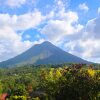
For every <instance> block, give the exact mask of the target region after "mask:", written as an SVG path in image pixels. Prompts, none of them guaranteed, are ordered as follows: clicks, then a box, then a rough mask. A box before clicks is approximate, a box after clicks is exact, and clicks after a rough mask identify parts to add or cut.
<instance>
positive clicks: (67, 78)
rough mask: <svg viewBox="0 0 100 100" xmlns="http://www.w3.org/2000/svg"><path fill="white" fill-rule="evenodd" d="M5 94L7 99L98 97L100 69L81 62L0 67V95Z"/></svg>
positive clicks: (97, 99)
mask: <svg viewBox="0 0 100 100" xmlns="http://www.w3.org/2000/svg"><path fill="white" fill-rule="evenodd" d="M98 68H99V65H98ZM5 94H6V97H7V99H6V100H73V98H74V100H100V70H99V69H94V68H93V66H92V65H81V64H71V65H69V66H68V65H66V64H64V65H39V66H32V65H31V66H22V67H16V68H7V69H3V68H1V69H0V98H1V97H2V96H3V95H5Z"/></svg>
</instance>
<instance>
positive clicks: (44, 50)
mask: <svg viewBox="0 0 100 100" xmlns="http://www.w3.org/2000/svg"><path fill="white" fill-rule="evenodd" d="M61 63H85V64H86V63H90V62H88V61H85V60H83V59H81V58H79V57H77V56H74V55H72V54H70V53H67V52H65V51H63V50H62V49H60V48H59V47H56V46H55V45H53V44H52V43H50V42H49V41H45V42H43V43H41V44H37V45H34V46H33V47H31V48H30V49H28V50H27V51H25V52H24V53H22V54H20V55H18V56H16V57H14V58H12V59H9V60H7V61H3V62H1V63H0V67H8V66H16V65H17V66H19V65H26V64H36V65H38V64H61Z"/></svg>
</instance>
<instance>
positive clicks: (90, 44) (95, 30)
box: [64, 16, 100, 62]
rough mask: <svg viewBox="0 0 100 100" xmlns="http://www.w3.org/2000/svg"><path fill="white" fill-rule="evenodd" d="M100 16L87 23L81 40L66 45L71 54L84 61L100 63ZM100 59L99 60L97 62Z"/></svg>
mask: <svg viewBox="0 0 100 100" xmlns="http://www.w3.org/2000/svg"><path fill="white" fill-rule="evenodd" d="M99 26H100V16H98V17H96V18H94V19H91V20H89V21H88V22H87V24H86V26H85V28H84V32H83V34H82V35H81V38H79V39H78V40H72V41H71V42H67V43H65V46H64V47H65V48H66V49H67V50H69V52H70V53H72V54H75V55H79V56H80V57H83V58H84V59H87V60H90V61H93V62H100V61H99V60H100V45H99V44H100V34H99V33H100V28H99ZM96 59H99V60H96Z"/></svg>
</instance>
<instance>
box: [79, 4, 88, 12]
mask: <svg viewBox="0 0 100 100" xmlns="http://www.w3.org/2000/svg"><path fill="white" fill-rule="evenodd" d="M79 9H80V10H84V11H88V10H89V7H88V6H87V5H86V4H85V3H83V4H80V5H79Z"/></svg>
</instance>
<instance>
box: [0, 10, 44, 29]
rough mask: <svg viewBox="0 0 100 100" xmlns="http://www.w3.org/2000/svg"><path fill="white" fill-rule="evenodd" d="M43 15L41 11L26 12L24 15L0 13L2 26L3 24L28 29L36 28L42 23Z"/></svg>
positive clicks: (0, 25) (0, 24)
mask: <svg viewBox="0 0 100 100" xmlns="http://www.w3.org/2000/svg"><path fill="white" fill-rule="evenodd" d="M42 20H43V17H42V15H41V13H40V12H39V11H35V12H33V13H26V14H23V15H19V16H17V15H12V16H10V15H9V14H0V27H2V26H3V25H6V26H10V27H12V28H13V29H14V30H26V29H29V28H34V27H36V26H37V25H39V24H40V23H41V21H42Z"/></svg>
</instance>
